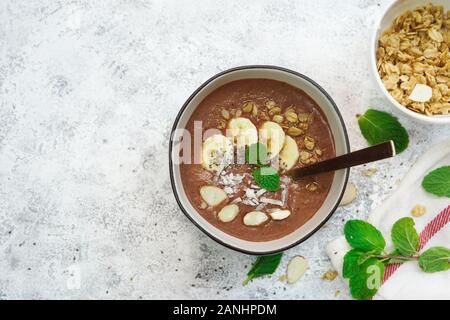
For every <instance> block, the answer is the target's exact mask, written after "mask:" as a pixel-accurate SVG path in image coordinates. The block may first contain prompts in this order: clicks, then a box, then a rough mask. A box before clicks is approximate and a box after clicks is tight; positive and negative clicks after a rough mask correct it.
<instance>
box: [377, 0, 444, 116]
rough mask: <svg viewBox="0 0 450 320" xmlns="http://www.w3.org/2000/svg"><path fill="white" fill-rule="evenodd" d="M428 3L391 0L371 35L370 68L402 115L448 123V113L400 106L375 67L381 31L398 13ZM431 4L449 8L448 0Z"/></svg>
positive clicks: (426, 0) (435, 1)
mask: <svg viewBox="0 0 450 320" xmlns="http://www.w3.org/2000/svg"><path fill="white" fill-rule="evenodd" d="M428 3H430V0H424V1H423V0H397V1H393V2H392V3H391V4H390V5H389V6H387V7H386V8H385V9H384V11H383V12H382V13H381V17H380V19H379V20H378V21H377V23H376V24H375V26H376V27H375V29H374V32H373V35H372V40H371V50H370V61H371V69H372V74H373V76H374V78H375V80H376V82H377V85H378V87H379V88H380V90H381V91H382V92H383V94H384V95H385V96H386V98H387V99H388V100H389V101H390V102H391V104H392V106H393V107H394V108H395V109H396V110H398V111H399V112H401V113H403V114H404V115H406V116H408V117H409V118H412V119H414V120H416V121H418V122H421V123H428V124H449V123H450V115H434V116H427V115H425V114H421V113H417V112H414V111H411V110H409V109H408V108H406V107H404V106H402V105H401V104H400V103H398V102H397V101H396V100H395V99H394V98H393V97H392V96H391V95H390V93H389V92H388V91H387V90H386V88H385V87H384V85H383V82H382V81H381V78H380V75H379V73H378V69H377V57H376V52H377V49H378V39H379V37H380V35H381V34H382V32H383V31H384V30H386V29H387V28H389V27H390V26H391V25H392V23H393V22H394V20H395V18H396V17H398V16H399V15H401V14H403V13H404V12H405V11H407V10H414V9H415V8H416V7H418V6H421V5H426V4H428ZM431 3H432V4H434V5H441V6H443V7H444V10H450V1H449V0H432V1H431Z"/></svg>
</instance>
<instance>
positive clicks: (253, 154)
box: [245, 142, 268, 166]
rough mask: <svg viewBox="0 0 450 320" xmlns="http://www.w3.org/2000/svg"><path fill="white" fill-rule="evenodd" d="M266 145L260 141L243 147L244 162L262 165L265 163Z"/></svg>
mask: <svg viewBox="0 0 450 320" xmlns="http://www.w3.org/2000/svg"><path fill="white" fill-rule="evenodd" d="M267 159H268V157H267V147H266V146H265V144H263V143H261V142H257V143H254V144H252V145H250V146H249V147H247V148H246V149H245V162H246V163H248V164H256V165H259V166H263V165H266V164H267Z"/></svg>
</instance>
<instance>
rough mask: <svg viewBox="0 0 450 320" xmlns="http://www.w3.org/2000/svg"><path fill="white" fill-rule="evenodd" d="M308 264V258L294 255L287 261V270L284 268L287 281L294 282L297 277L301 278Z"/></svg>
mask: <svg viewBox="0 0 450 320" xmlns="http://www.w3.org/2000/svg"><path fill="white" fill-rule="evenodd" d="M308 268H309V264H308V260H306V259H305V258H304V257H302V256H295V257H293V258H292V259H291V261H289V263H288V266H287V270H286V277H287V281H288V283H291V284H292V283H294V282H296V281H297V280H298V279H300V278H301V276H302V275H304V274H305V272H306V270H308Z"/></svg>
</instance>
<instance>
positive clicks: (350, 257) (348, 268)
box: [342, 249, 364, 278]
mask: <svg viewBox="0 0 450 320" xmlns="http://www.w3.org/2000/svg"><path fill="white" fill-rule="evenodd" d="M363 254H364V252H363V251H361V250H357V249H352V250H350V251H348V252H347V253H346V254H345V256H344V265H343V268H342V276H343V277H344V278H351V277H353V276H355V275H357V274H358V273H359V270H360V268H359V264H358V259H359V258H360V257H361V255H363Z"/></svg>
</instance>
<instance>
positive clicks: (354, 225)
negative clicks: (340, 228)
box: [344, 220, 386, 253]
mask: <svg viewBox="0 0 450 320" xmlns="http://www.w3.org/2000/svg"><path fill="white" fill-rule="evenodd" d="M344 234H345V239H346V240H347V242H348V243H349V244H350V246H351V247H352V248H353V249H359V250H362V251H364V252H367V251H374V252H376V253H381V251H383V250H384V247H385V246H386V242H385V241H384V238H383V235H382V234H381V232H380V231H378V229H377V228H375V227H374V226H372V225H371V224H370V223H368V222H365V221H363V220H349V221H347V223H346V224H345V226H344Z"/></svg>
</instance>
